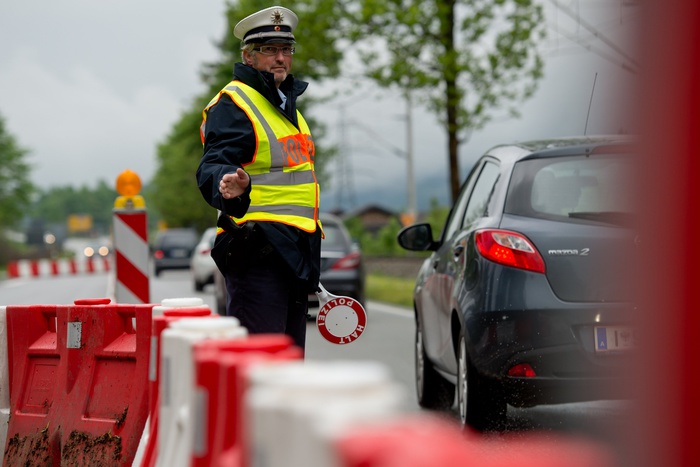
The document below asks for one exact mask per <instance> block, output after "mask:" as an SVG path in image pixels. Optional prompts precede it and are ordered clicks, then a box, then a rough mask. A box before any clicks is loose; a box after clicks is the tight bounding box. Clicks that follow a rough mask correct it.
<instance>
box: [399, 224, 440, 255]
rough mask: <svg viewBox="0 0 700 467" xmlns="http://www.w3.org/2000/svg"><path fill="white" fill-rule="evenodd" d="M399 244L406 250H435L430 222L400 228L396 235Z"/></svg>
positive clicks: (435, 245)
mask: <svg viewBox="0 0 700 467" xmlns="http://www.w3.org/2000/svg"><path fill="white" fill-rule="evenodd" d="M397 240H398V242H399V245H401V247H402V248H404V249H406V250H411V251H428V250H436V249H437V244H436V243H435V241H433V229H432V228H431V227H430V224H415V225H410V226H408V227H405V228H403V229H401V231H400V232H399V234H398V236H397Z"/></svg>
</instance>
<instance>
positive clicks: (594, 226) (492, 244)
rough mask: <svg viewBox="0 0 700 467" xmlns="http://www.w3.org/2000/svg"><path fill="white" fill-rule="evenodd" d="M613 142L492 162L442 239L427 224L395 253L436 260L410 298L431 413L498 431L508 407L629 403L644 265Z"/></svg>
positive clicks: (491, 157) (513, 148) (570, 145)
mask: <svg viewBox="0 0 700 467" xmlns="http://www.w3.org/2000/svg"><path fill="white" fill-rule="evenodd" d="M632 156H633V150H632V146H631V145H630V141H628V140H623V139H621V138H617V137H609V138H606V137H601V138H590V137H580V138H569V139H557V140H547V141H533V142H524V143H519V144H513V145H504V146H498V147H495V148H493V149H491V150H489V151H488V152H487V153H486V154H485V155H484V156H482V157H481V158H480V159H479V160H478V161H477V162H476V164H475V165H474V167H473V169H472V171H471V173H470V174H469V176H468V177H467V179H466V181H465V182H464V184H463V186H462V189H461V192H460V194H459V196H458V197H457V199H456V201H455V203H454V205H453V207H452V209H451V212H450V214H449V216H448V218H447V221H446V223H445V225H444V228H443V230H442V234H441V236H440V237H439V238H437V239H434V238H433V234H432V230H431V227H430V225H429V224H417V225H413V226H410V227H406V228H405V229H403V230H402V231H401V232H400V233H399V235H398V241H399V244H400V245H401V246H402V247H404V248H406V249H408V250H415V251H421V250H429V251H432V252H433V253H432V255H431V256H430V257H429V258H427V259H426V260H425V262H424V263H423V265H422V267H421V269H420V271H419V273H418V277H417V279H416V286H415V290H414V311H415V319H416V334H415V363H416V391H417V396H418V402H419V404H420V405H421V406H422V407H425V408H432V409H440V410H451V409H452V406H453V403H454V399H455V397H454V394H455V387H456V390H457V397H456V400H457V409H458V413H459V417H460V420H461V421H462V423H464V424H467V425H470V426H472V427H474V428H477V429H482V430H483V429H493V428H496V429H498V428H499V427H502V426H503V423H504V422H505V419H506V414H507V404H510V405H513V406H518V407H529V406H533V405H538V404H550V403H560V402H575V401H585V400H597V399H602V398H605V399H612V398H620V397H626V394H625V393H624V388H625V384H623V380H622V377H623V375H624V374H625V371H624V370H625V369H626V368H629V366H630V362H631V358H632V355H633V354H634V346H635V338H634V333H635V329H634V325H633V318H634V314H633V310H634V306H633V294H632V290H631V289H632V286H631V280H629V279H628V278H629V277H631V271H633V270H634V266H633V264H634V262H633V261H634V258H635V257H638V256H639V255H640V252H639V251H638V248H637V244H638V239H637V238H636V234H635V231H634V229H633V228H632V227H631V226H632V223H631V221H632V219H633V218H634V213H635V209H634V208H633V205H632V201H631V196H630V186H629V185H630V184H629V183H628V182H630V179H629V178H628V177H630V174H631V173H633V172H634V171H633V164H634V158H633V157H632Z"/></svg>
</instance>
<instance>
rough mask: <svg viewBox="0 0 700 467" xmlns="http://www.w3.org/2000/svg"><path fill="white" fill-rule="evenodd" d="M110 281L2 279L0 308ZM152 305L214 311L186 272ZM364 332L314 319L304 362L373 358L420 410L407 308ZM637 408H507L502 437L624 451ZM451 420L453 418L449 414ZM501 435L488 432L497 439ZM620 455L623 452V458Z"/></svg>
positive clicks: (387, 309)
mask: <svg viewBox="0 0 700 467" xmlns="http://www.w3.org/2000/svg"><path fill="white" fill-rule="evenodd" d="M112 281H113V278H112V277H111V275H110V274H107V273H98V274H93V275H83V276H64V277H55V278H26V279H24V278H21V279H10V280H4V281H0V306H2V305H31V304H68V303H72V302H73V301H74V300H77V299H84V298H102V297H112V295H111V294H112V290H113V289H114V288H113V282H112ZM150 290H151V302H153V303H160V301H161V300H163V299H165V298H180V297H200V298H202V299H203V300H204V302H205V303H206V304H208V305H209V306H210V307H212V308H213V307H214V296H213V289H212V288H211V286H207V288H205V290H204V291H203V292H196V291H195V290H194V287H193V284H192V280H191V278H190V276H189V272H188V271H165V272H163V274H162V275H161V276H160V277H158V278H154V277H152V278H151V282H150ZM366 310H367V314H368V321H367V326H366V330H365V332H364V333H363V334H362V335H361V336H360V337H359V338H358V339H357V340H355V341H354V342H351V343H349V344H344V345H337V344H333V343H330V342H328V341H326V340H325V339H324V338H323V337H322V336H321V334H320V333H319V331H318V329H317V328H316V323H315V321H309V322H308V325H307V326H308V327H307V349H306V358H307V359H308V360H371V361H378V362H381V363H382V364H383V365H384V366H386V367H387V368H388V370H389V371H390V374H391V377H392V379H393V380H394V381H395V382H396V383H397V384H398V385H399V386H400V387H401V388H402V389H403V396H404V400H403V405H402V406H403V408H404V411H406V412H407V413H412V412H420V411H421V410H422V409H421V408H420V407H419V406H418V404H417V401H416V396H415V391H414V366H413V339H414V332H415V327H414V322H413V317H412V315H411V313H410V311H409V310H408V309H405V308H400V307H395V306H390V305H387V304H383V303H378V302H372V301H370V302H369V303H367V305H366ZM311 311H312V312H315V311H316V310H315V309H312V310H311ZM634 410H636V408H635V407H634V405H633V404H632V403H631V402H627V401H595V402H587V403H577V404H560V405H554V406H540V407H534V408H529V409H516V408H512V407H509V409H508V424H507V431H506V433H505V434H513V433H516V434H517V433H531V432H538V433H544V434H545V435H547V434H550V435H553V436H559V435H562V434H565V435H573V436H577V437H583V438H586V439H593V440H597V441H600V442H602V443H606V444H609V445H610V446H611V447H613V448H614V449H616V450H621V452H623V453H624V449H622V447H621V446H624V445H625V439H626V438H625V436H626V433H628V432H629V431H630V430H631V427H630V426H629V423H628V420H629V419H630V418H631V417H629V416H628V415H629V414H630V413H631V412H632V411H634ZM447 417H448V418H454V414H452V415H449V414H448V415H447ZM502 435H504V433H491V434H488V435H487V436H491V437H498V436H502ZM621 455H622V456H624V454H621Z"/></svg>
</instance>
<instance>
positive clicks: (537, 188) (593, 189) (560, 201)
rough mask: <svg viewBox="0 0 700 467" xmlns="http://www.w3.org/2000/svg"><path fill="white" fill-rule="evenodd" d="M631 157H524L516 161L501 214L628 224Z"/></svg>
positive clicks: (632, 211)
mask: <svg viewBox="0 0 700 467" xmlns="http://www.w3.org/2000/svg"><path fill="white" fill-rule="evenodd" d="M631 173H632V170H631V166H630V158H628V157H625V156H624V155H619V154H618V155H611V156H593V157H591V156H583V155H582V156H579V157H566V158H542V159H529V160H525V161H522V162H520V163H518V164H517V165H516V167H515V170H514V172H513V178H512V182H511V186H510V189H509V193H508V199H507V201H506V212H508V213H511V214H518V215H525V216H530V217H541V218H567V219H577V220H582V221H598V222H606V223H613V224H627V223H629V222H630V220H631V217H632V215H633V213H634V212H635V209H634V206H633V196H632V191H631V185H630V181H631V180H630V178H631V177H630V174H631Z"/></svg>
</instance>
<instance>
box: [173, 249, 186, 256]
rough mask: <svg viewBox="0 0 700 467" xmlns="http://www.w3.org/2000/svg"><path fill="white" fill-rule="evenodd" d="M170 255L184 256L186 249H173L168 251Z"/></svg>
mask: <svg viewBox="0 0 700 467" xmlns="http://www.w3.org/2000/svg"><path fill="white" fill-rule="evenodd" d="M170 256H172V257H173V258H184V257H186V256H187V250H180V249H178V250H173V251H171V252H170Z"/></svg>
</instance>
